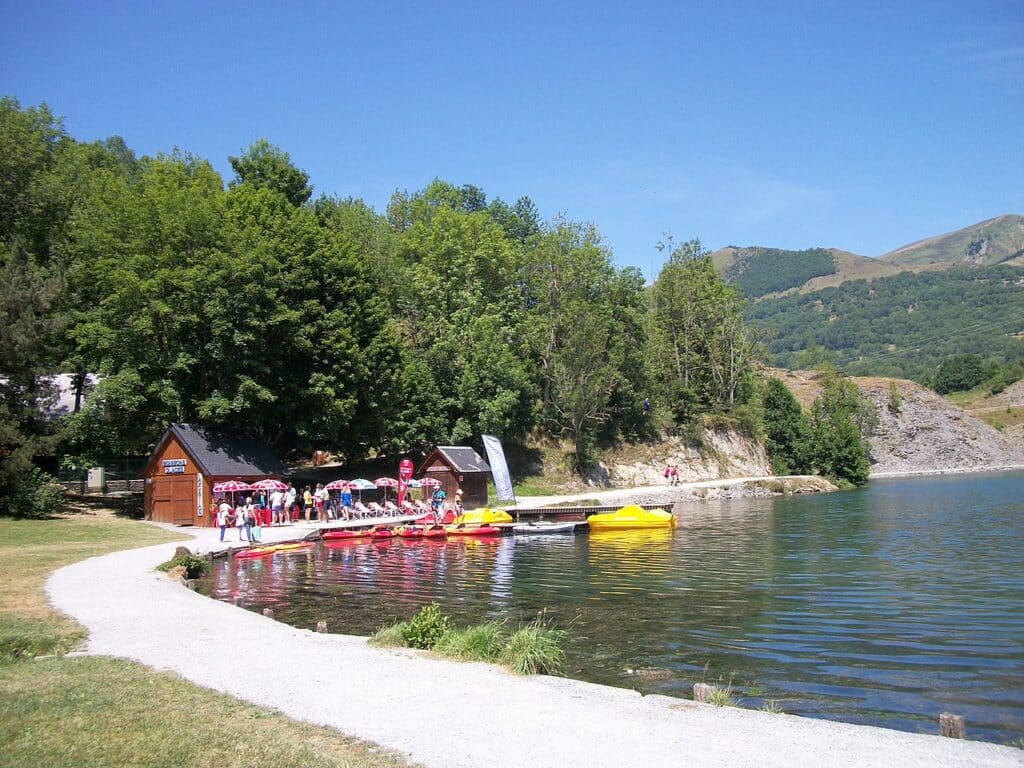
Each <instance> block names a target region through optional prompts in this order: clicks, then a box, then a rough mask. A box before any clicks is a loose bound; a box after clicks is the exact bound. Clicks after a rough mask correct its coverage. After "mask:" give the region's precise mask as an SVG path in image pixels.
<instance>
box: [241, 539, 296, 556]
mask: <svg viewBox="0 0 1024 768" xmlns="http://www.w3.org/2000/svg"><path fill="white" fill-rule="evenodd" d="M312 546H313V542H311V541H296V542H293V543H291V544H273V545H271V546H268V547H254V548H253V549H244V550H242V551H241V552H236V553H235V557H236V558H238V559H242V560H247V559H249V558H251V557H264V556H265V555H272V554H274V553H275V552H288V551H290V550H293V549H309V548H310V547H312Z"/></svg>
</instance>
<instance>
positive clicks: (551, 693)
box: [47, 528, 1024, 768]
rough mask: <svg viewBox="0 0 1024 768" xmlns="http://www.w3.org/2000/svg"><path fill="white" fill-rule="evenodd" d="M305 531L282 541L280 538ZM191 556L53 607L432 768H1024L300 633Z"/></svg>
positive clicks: (129, 555)
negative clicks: (241, 599)
mask: <svg viewBox="0 0 1024 768" xmlns="http://www.w3.org/2000/svg"><path fill="white" fill-rule="evenodd" d="M188 532H189V533H195V534H197V535H198V539H199V540H198V541H197V542H195V543H194V544H193V546H194V547H195V548H197V549H200V550H206V551H209V550H210V549H211V548H215V547H217V546H219V545H218V544H217V542H216V532H215V531H211V530H189V531H188ZM297 532H298V530H297V528H284V529H269V530H267V531H265V534H266V535H265V539H267V540H271V541H272V540H278V539H284V538H288V537H294V536H295V534H296V533H297ZM175 546H176V545H174V544H162V545H158V546H155V547H147V548H144V549H137V550H129V551H125V552H117V553H114V554H111V555H106V556H103V557H97V558H91V559H89V560H84V561H82V562H80V563H76V564H74V565H70V566H67V567H65V568H62V569H60V570H58V571H56V572H55V573H54V574H53V575H52V576H51V577H50V579H49V581H48V582H47V592H48V594H49V596H50V599H51V601H52V602H53V604H54V605H55V606H56V607H57V608H58V609H60V610H62V611H64V612H66V613H68V614H70V615H71V616H73V617H74V618H75V619H77V620H78V621H79V622H81V623H82V624H83V625H85V626H86V627H87V628H88V629H89V641H88V645H87V648H86V650H85V652H86V653H90V654H105V655H111V656H119V657H125V658H129V659H134V660H136V661H139V662H141V663H143V664H146V665H149V666H151V667H155V668H157V669H166V670H172V671H174V672H177V673H178V674H180V675H181V676H182V677H184V678H186V679H188V680H191V681H192V682H194V683H197V684H199V685H203V686H207V687H209V688H213V689H216V690H219V691H225V692H227V693H229V694H231V695H233V696H236V697H238V698H240V699H244V700H246V701H250V702H253V703H256V704H259V705H263V706H266V707H270V708H272V709H276V710H279V711H281V712H283V713H285V714H287V715H289V716H291V717H293V718H295V719H297V720H304V721H307V722H311V723H316V724H321V725H327V726H332V727H335V728H337V729H338V730H340V731H342V732H344V733H347V734H352V735H354V736H359V737H361V738H364V739H368V740H370V741H373V742H377V743H378V744H382V745H384V746H386V747H389V748H392V749H395V750H397V751H399V752H401V753H405V754H407V755H408V756H409V758H410V759H411V760H414V761H416V762H419V763H422V764H423V765H426V766H429V767H434V766H436V767H437V768H441V767H442V766H443V767H444V768H456V767H460V766H466V767H467V768H468V767H469V766H473V767H474V768H475V767H476V766H489V767H490V768H506V767H507V768H522V767H523V766H530V767H531V768H539V767H541V766H560V767H565V768H570V767H571V766H580V768H584V767H585V768H597V767H599V766H612V767H613V768H626V767H628V766H671V765H686V766H731V767H735V766H757V767H758V768H765V767H766V766H793V765H798V764H805V765H806V764H809V765H829V766H839V767H842V766H851V767H853V766H856V767H857V768H865V766H886V768H888V767H889V766H922V767H924V766H928V767H929V768H934V767H935V766H975V765H976V766H1011V765H1013V766H1021V765H1024V752H1022V751H1020V750H1017V749H1013V748H1010V747H999V746H995V745H991V744H983V743H979V742H969V741H956V740H953V739H944V738H939V737H937V736H923V735H916V734H909V733H901V732H898V731H890V730H886V729H882V728H872V727H866V726H856V725H848V724H843V723H834V722H826V721H822V720H812V719H806V718H800V717H794V716H788V715H770V714H765V713H762V712H757V711H750V710H741V709H720V708H717V707H713V706H710V705H703V704H696V703H694V702H691V701H684V700H678V699H671V698H667V697H662V696H646V697H644V696H641V695H640V694H638V693H636V692H634V691H627V690H622V689H617V688H610V687H605V686H599V685H593V684H590V683H584V682H578V681H574V680H568V679H563V678H552V677H530V678H520V677H515V676H513V675H510V674H507V673H505V672H504V671H502V670H501V669H499V668H496V667H491V666H487V665H483V664H464V663H456V662H449V661H443V660H438V659H432V658H428V657H426V656H425V655H423V654H419V653H417V652H413V651H389V650H379V649H375V648H371V647H370V646H368V645H367V644H366V642H365V640H364V639H363V638H360V637H354V636H348V635H333V634H316V633H313V632H309V631H308V630H297V629H293V628H291V627H289V626H286V625H284V624H281V623H278V622H275V621H273V620H271V619H268V618H265V617H263V616H261V615H257V614H255V613H252V612H250V611H247V610H244V609H242V608H238V607H235V606H233V605H228V604H226V603H222V602H219V601H216V600H211V599H208V598H206V597H203V596H201V595H199V594H197V593H195V592H192V591H190V590H188V589H186V588H185V587H183V586H181V585H180V584H177V583H174V582H172V581H171V580H170V579H168V578H167V577H166V576H165V575H164V574H162V573H158V572H155V571H153V568H154V566H156V565H157V564H158V563H160V562H163V561H164V560H166V559H168V558H169V557H170V556H171V554H173V551H174V548H175ZM238 648H245V649H247V650H246V653H244V654H239V653H238V651H237V649H238ZM428 724H430V725H429V726H428ZM969 727H970V724H969V723H968V728H969Z"/></svg>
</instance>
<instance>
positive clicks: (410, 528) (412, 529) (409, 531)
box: [398, 525, 423, 539]
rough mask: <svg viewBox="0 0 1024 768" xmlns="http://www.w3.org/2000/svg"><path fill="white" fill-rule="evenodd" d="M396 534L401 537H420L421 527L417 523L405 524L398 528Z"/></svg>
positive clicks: (421, 536)
mask: <svg viewBox="0 0 1024 768" xmlns="http://www.w3.org/2000/svg"><path fill="white" fill-rule="evenodd" d="M398 535H399V536H401V537H402V538H403V539H422V538H423V529H422V528H420V527H419V526H418V525H407V526H404V527H402V528H399V529H398Z"/></svg>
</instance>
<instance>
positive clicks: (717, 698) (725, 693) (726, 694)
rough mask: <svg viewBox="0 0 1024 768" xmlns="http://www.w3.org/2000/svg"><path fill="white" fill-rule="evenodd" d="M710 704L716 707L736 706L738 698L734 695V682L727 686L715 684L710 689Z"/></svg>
mask: <svg viewBox="0 0 1024 768" xmlns="http://www.w3.org/2000/svg"><path fill="white" fill-rule="evenodd" d="M708 704H714V705H715V706H716V707H735V706H736V699H735V698H733V695H732V684H731V683H730V684H729V685H727V686H724V687H723V686H720V685H713V686H711V690H710V691H708Z"/></svg>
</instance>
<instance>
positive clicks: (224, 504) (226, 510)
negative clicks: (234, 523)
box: [217, 499, 231, 541]
mask: <svg viewBox="0 0 1024 768" xmlns="http://www.w3.org/2000/svg"><path fill="white" fill-rule="evenodd" d="M230 515H231V505H230V504H228V500H227V499H221V500H220V504H219V505H218V507H217V525H218V526H219V527H220V540H221V541H224V531H225V530H226V529H227V527H228V517H229V516H230Z"/></svg>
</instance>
